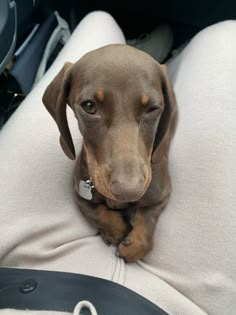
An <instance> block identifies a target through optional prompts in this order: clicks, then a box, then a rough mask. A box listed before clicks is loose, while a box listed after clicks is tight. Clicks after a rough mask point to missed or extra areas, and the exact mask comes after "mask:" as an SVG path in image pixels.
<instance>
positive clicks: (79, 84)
mask: <svg viewBox="0 0 236 315" xmlns="http://www.w3.org/2000/svg"><path fill="white" fill-rule="evenodd" d="M43 103H44V104H45V106H46V108H47V110H48V111H49V113H50V114H51V115H52V117H53V118H54V120H55V121H56V123H57V125H58V128H59V130H60V133H61V136H60V143H61V146H62V149H63V151H64V152H65V154H66V155H67V156H68V157H69V158H71V159H75V149H74V145H73V141H72V138H71V134H70V131H69V127H68V123H67V119H66V104H68V105H69V106H70V107H71V108H72V110H73V111H74V113H75V116H76V117H77V119H78V122H79V129H80V132H81V134H82V135H83V142H84V151H85V155H86V161H87V165H88V170H89V175H90V176H91V177H92V180H93V183H94V184H95V186H96V189H97V190H98V191H99V192H100V193H101V194H102V195H104V196H105V197H107V198H109V199H113V200H118V201H130V202H131V201H136V200H138V199H139V198H140V197H141V196H142V195H143V194H144V193H145V191H146V190H147V188H148V186H149V184H150V181H151V176H152V175H151V174H152V172H151V163H158V162H159V161H160V160H161V158H162V157H163V155H166V154H167V153H168V148H169V143H170V139H171V134H172V132H173V128H174V116H175V112H176V105H175V97H174V93H173V90H172V88H171V86H170V83H169V80H168V79H167V74H166V71H165V68H164V66H161V65H160V64H158V63H157V62H156V61H155V60H154V59H153V58H152V57H150V56H149V55H148V54H146V53H144V52H142V51H140V50H137V49H135V48H132V47H129V46H127V45H109V46H105V47H102V48H100V49H97V50H94V51H91V52H89V53H88V54H86V55H85V56H83V57H82V58H81V59H80V60H79V61H78V62H77V63H75V64H71V63H66V64H65V65H64V67H63V68H62V70H61V71H60V72H59V73H58V75H57V76H56V77H55V78H54V80H53V81H52V82H51V84H50V85H49V86H48V87H47V89H46V91H45V93H44V96H43Z"/></svg>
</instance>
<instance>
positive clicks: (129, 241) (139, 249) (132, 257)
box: [117, 231, 153, 263]
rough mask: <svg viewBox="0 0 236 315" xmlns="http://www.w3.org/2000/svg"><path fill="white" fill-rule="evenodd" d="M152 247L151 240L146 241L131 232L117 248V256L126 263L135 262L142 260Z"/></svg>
mask: <svg viewBox="0 0 236 315" xmlns="http://www.w3.org/2000/svg"><path fill="white" fill-rule="evenodd" d="M152 245H153V243H152V241H151V240H150V241H148V240H147V239H145V237H140V235H138V234H137V233H136V232H135V231H132V232H131V233H130V234H129V235H128V236H127V237H126V238H125V239H124V240H123V241H122V242H121V243H120V245H119V246H118V249H117V255H118V256H119V257H122V258H124V260H125V261H126V262H129V263H130V262H135V261H137V260H139V259H141V258H143V257H144V256H145V255H146V254H147V253H148V252H149V251H150V250H151V248H152Z"/></svg>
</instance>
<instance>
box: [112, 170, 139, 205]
mask: <svg viewBox="0 0 236 315" xmlns="http://www.w3.org/2000/svg"><path fill="white" fill-rule="evenodd" d="M132 173H133V172H132ZM111 191H112V194H113V195H114V197H115V198H116V199H117V200H119V201H126V202H132V201H136V200H138V199H139V198H140V197H141V196H142V195H143V193H144V176H143V174H142V173H140V172H137V173H136V174H135V173H133V174H130V172H122V170H118V171H117V172H113V173H112V176H111Z"/></svg>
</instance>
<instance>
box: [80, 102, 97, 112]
mask: <svg viewBox="0 0 236 315" xmlns="http://www.w3.org/2000/svg"><path fill="white" fill-rule="evenodd" d="M81 107H82V108H83V110H84V111H85V112H86V113H88V114H90V115H94V114H96V112H97V107H96V103H95V102H94V101H92V100H86V101H83V102H82V103H81Z"/></svg>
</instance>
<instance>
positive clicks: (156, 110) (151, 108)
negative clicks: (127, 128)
mask: <svg viewBox="0 0 236 315" xmlns="http://www.w3.org/2000/svg"><path fill="white" fill-rule="evenodd" d="M158 111H160V107H158V106H152V107H150V108H149V109H148V110H147V114H152V113H155V112H158Z"/></svg>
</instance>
